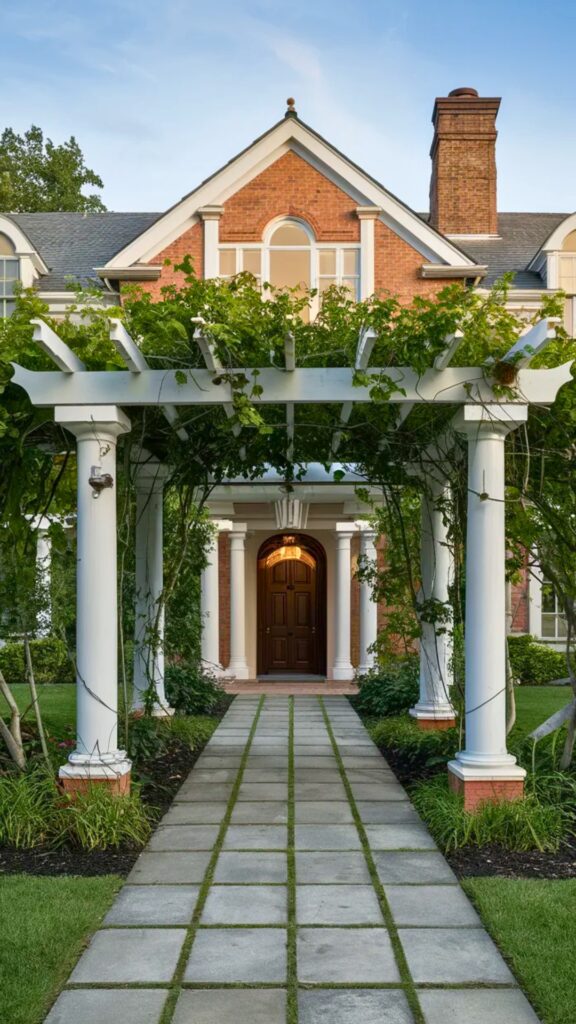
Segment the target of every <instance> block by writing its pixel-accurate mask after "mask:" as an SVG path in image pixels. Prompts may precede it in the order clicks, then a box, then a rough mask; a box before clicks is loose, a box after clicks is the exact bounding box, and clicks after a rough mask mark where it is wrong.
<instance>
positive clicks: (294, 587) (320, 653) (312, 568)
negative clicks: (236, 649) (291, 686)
mask: <svg viewBox="0 0 576 1024" xmlns="http://www.w3.org/2000/svg"><path fill="white" fill-rule="evenodd" d="M302 541H303V538H300V539H299V541H298V543H299V544H302ZM281 546H282V541H281V540H280V541H279V542H278V543H277V545H274V544H271V545H270V546H268V547H267V548H265V549H264V552H263V554H262V557H261V558H260V560H259V563H258V600H259V610H258V615H259V620H258V627H259V655H258V657H259V663H258V671H259V672H261V673H266V672H270V671H274V672H279V671H280V672H282V671H286V672H287V673H289V672H301V673H311V674H317V673H322V672H323V671H324V670H325V669H324V659H325V643H326V640H325V628H324V616H325V607H324V606H323V604H322V603H323V602H325V592H324V579H325V575H324V564H323V562H322V563H320V565H319V563H318V559H317V557H316V552H315V551H313V550H306V551H305V559H306V560H304V559H288V558H286V559H281V560H276V559H275V558H273V557H270V556H273V555H274V552H275V551H276V552H277V550H278V548H280V547H281ZM302 546H304V545H302ZM267 557H270V563H269V564H267Z"/></svg>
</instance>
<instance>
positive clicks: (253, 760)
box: [246, 753, 288, 769]
mask: <svg viewBox="0 0 576 1024" xmlns="http://www.w3.org/2000/svg"><path fill="white" fill-rule="evenodd" d="M287 767H288V756H287V754H280V755H274V754H252V753H250V755H249V757H248V760H247V761H246V768H247V769H249V768H250V769H254V768H258V769H262V768H266V769H268V768H286V769H287Z"/></svg>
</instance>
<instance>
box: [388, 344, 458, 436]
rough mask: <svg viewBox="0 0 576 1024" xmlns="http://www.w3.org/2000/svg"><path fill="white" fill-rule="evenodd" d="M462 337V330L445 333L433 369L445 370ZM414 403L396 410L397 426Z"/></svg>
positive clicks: (410, 410) (407, 414)
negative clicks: (442, 345) (440, 350)
mask: <svg viewBox="0 0 576 1024" xmlns="http://www.w3.org/2000/svg"><path fill="white" fill-rule="evenodd" d="M463 337H464V335H463V333H462V331H455V332H454V334H447V335H446V337H445V339H444V348H443V349H442V352H441V353H440V355H438V356H436V359H435V360H434V369H435V370H446V369H447V368H448V367H449V366H450V363H451V362H452V360H453V358H454V356H455V355H456V352H457V350H458V348H459V346H460V342H461V341H462V338H463ZM415 404H416V403H415V402H409V403H406V405H403V406H402V408H401V409H399V410H398V418H397V420H396V426H397V427H401V426H402V424H403V423H404V421H405V420H407V419H408V417H409V415H410V413H411V412H412V409H413V408H414V405H415Z"/></svg>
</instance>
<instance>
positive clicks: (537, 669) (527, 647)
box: [508, 634, 568, 686]
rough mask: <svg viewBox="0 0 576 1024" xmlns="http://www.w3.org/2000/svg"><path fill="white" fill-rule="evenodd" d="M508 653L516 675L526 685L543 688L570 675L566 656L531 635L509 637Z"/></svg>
mask: <svg viewBox="0 0 576 1024" xmlns="http://www.w3.org/2000/svg"><path fill="white" fill-rule="evenodd" d="M508 651H509V653H510V664H511V666H512V671H513V673H514V675H515V676H516V677H517V678H518V679H519V680H520V682H521V683H525V684H526V685H529V686H543V685H545V684H546V683H551V682H553V681H554V680H555V679H565V678H566V676H567V674H568V670H567V667H566V657H565V655H564V654H562V653H561V652H560V651H555V650H553V648H552V647H548V646H547V645H546V644H539V643H537V641H536V640H535V639H534V637H533V636H530V635H529V634H526V635H525V636H510V637H508Z"/></svg>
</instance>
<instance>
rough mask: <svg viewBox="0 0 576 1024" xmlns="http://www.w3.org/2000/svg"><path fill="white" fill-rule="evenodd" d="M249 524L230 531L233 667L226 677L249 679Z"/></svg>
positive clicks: (229, 668)
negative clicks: (247, 594) (247, 627)
mask: <svg viewBox="0 0 576 1024" xmlns="http://www.w3.org/2000/svg"><path fill="white" fill-rule="evenodd" d="M246 533H247V526H246V523H233V525H232V529H231V530H230V664H229V665H228V668H227V672H226V674H227V675H231V676H235V677H236V679H249V678H250V669H249V667H248V662H247V661H246Z"/></svg>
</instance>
